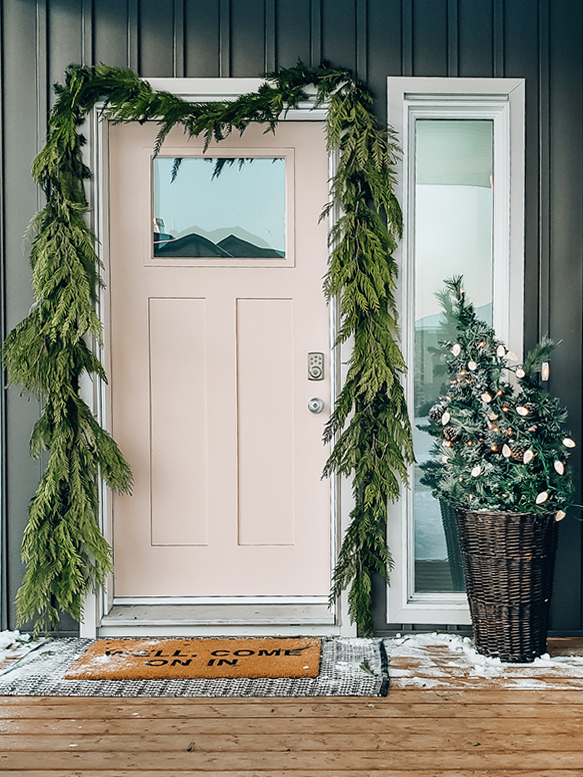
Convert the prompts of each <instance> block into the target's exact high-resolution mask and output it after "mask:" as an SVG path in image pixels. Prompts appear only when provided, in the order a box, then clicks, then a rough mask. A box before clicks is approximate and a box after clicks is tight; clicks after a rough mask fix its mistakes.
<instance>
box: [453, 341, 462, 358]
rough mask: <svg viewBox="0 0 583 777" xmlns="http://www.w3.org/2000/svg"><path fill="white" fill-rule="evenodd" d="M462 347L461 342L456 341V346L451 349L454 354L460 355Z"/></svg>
mask: <svg viewBox="0 0 583 777" xmlns="http://www.w3.org/2000/svg"><path fill="white" fill-rule="evenodd" d="M461 350H462V347H461V345H460V344H459V343H456V344H455V345H454V347H453V348H452V349H451V352H452V353H453V355H454V356H459V355H460V353H461Z"/></svg>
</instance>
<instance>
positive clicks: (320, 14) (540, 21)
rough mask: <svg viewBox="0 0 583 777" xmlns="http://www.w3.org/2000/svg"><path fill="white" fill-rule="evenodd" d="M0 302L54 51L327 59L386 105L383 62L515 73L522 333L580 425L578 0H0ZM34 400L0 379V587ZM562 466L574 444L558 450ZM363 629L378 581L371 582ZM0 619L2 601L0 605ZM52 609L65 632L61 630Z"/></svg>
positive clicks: (211, 72)
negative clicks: (521, 97) (542, 340)
mask: <svg viewBox="0 0 583 777" xmlns="http://www.w3.org/2000/svg"><path fill="white" fill-rule="evenodd" d="M0 23H1V36H2V39H1V49H2V60H1V63H0V68H1V76H2V99H1V102H0V137H1V140H2V157H1V158H0V175H1V177H2V180H1V186H2V191H1V195H2V200H1V206H0V227H1V228H2V229H1V231H2V235H1V240H0V248H1V250H2V274H1V276H0V283H1V284H2V287H1V293H2V315H1V318H0V320H1V324H2V327H3V331H4V333H5V332H6V331H7V330H8V329H10V328H12V327H13V326H14V325H15V324H16V323H17V322H18V321H20V320H21V319H22V318H23V317H24V316H25V315H26V314H27V312H28V309H29V307H30V303H31V291H30V270H29V266H28V262H27V258H26V251H25V250H23V248H22V234H23V232H24V230H25V227H26V224H27V222H28V219H29V218H30V216H32V214H33V213H34V212H35V211H36V210H37V208H38V207H39V205H40V204H41V203H40V200H39V196H38V193H37V191H36V189H35V187H34V186H33V184H32V182H31V180H30V175H29V173H30V165H31V161H32V159H33V157H34V156H35V154H36V153H37V151H38V150H39V148H40V146H41V144H42V141H43V138H44V134H45V130H46V112H47V107H48V106H49V105H50V103H51V101H52V94H51V92H50V85H51V84H52V83H53V82H55V81H60V80H62V76H63V69H64V67H65V66H66V65H68V64H69V63H70V62H84V63H88V64H91V63H97V62H105V63H108V64H111V65H117V66H129V67H131V68H133V69H136V70H137V71H138V72H139V73H140V74H141V75H143V76H159V77H161V76H164V77H171V76H175V77H181V76H189V77H195V76H199V77H200V76H207V77H208V76H215V77H216V76H222V77H227V76H257V75H259V74H261V73H262V72H265V71H269V70H273V69H275V68H277V67H287V66H290V65H293V64H295V62H296V61H297V60H298V59H301V60H303V61H305V62H309V63H311V64H318V63H319V62H320V61H321V59H328V60H330V61H331V62H332V63H333V64H335V65H341V66H345V67H349V68H352V69H353V70H355V71H356V72H357V74H358V75H359V77H361V78H363V79H365V80H367V81H368V82H369V83H370V85H371V86H372V87H373V89H374V90H375V92H376V94H377V98H378V103H377V104H378V112H379V116H380V117H381V118H384V117H385V111H386V97H385V91H386V77H387V76H389V75H415V76H452V77H455V76H465V77H468V76H471V77H488V78H489V77H492V76H494V77H504V76H505V77H523V78H526V224H525V233H526V235H525V236H526V273H525V340H526V343H527V345H532V344H533V343H534V342H535V341H536V340H537V338H538V337H539V336H540V335H541V334H546V333H547V332H548V333H550V335H551V337H553V338H554V339H555V340H562V344H561V347H560V348H559V350H558V351H557V354H556V357H555V358H554V360H553V367H552V373H551V386H550V388H551V391H553V392H555V393H557V394H558V395H559V396H560V397H561V398H562V400H563V401H564V402H565V403H566V404H567V405H568V407H569V412H570V419H571V420H570V424H571V431H572V433H573V435H574V436H575V437H576V438H577V439H578V440H580V441H581V439H582V434H581V432H582V428H581V424H582V419H581V401H582V363H581V351H582V345H583V344H582V342H581V340H582V328H583V327H582V325H583V307H582V290H583V277H582V252H583V246H582V232H583V229H582V228H583V224H582V212H583V211H582V206H583V185H582V173H583V150H582V144H581V121H582V118H583V116H582V107H583V100H582V97H583V95H582V91H583V87H582V81H583V79H582V76H583V72H582V54H581V52H582V36H583V19H582V11H581V3H580V0H552V2H551V0H481V2H476V0H204V2H203V1H202V0H2V12H1V18H0ZM38 412H39V408H38V404H37V402H36V401H34V400H28V399H27V398H22V397H20V395H19V392H18V390H14V389H10V390H8V391H7V392H6V393H5V394H4V404H3V406H2V430H1V435H2V439H3V440H4V442H5V446H4V455H3V459H2V470H1V477H2V483H3V486H4V495H5V503H4V508H5V509H4V522H3V524H2V526H3V529H2V531H3V542H4V547H5V552H6V558H7V563H4V564H3V569H2V574H3V575H4V576H5V579H6V581H7V599H8V601H13V600H14V594H15V592H16V590H17V588H18V585H19V584H20V580H21V576H22V567H21V564H20V561H19V547H20V541H21V536H22V531H23V528H24V526H25V523H26V516H27V506H28V502H29V500H30V498H31V496H32V494H33V493H34V491H35V487H36V484H37V482H38V478H39V474H40V465H39V463H37V462H34V461H32V460H31V458H30V457H29V455H28V439H29V436H30V430H31V428H32V425H33V423H34V421H35V419H36V418H37V417H38ZM578 450H580V448H579V449H578ZM574 464H575V467H576V468H577V471H579V468H580V458H579V457H578V456H576V457H575V459H574ZM580 534H581V533H580V525H579V524H578V523H577V522H576V521H573V520H570V519H569V520H566V521H564V523H563V525H562V527H561V541H560V549H559V557H558V563H557V574H556V586H555V596H554V601H553V610H552V624H551V626H552V628H553V629H554V630H556V631H559V632H561V633H565V634H566V633H583V622H582V613H581V588H582V580H581V536H580ZM377 610H378V625H379V630H380V631H381V632H382V631H383V630H384V631H386V630H387V627H386V625H384V618H383V615H382V613H383V611H384V594H383V591H382V586H380V587H378V596H377ZM3 616H4V624H3V625H4V626H5V627H6V626H11V627H13V626H14V620H13V618H14V612H13V607H12V605H11V606H10V608H6V607H4V608H3ZM72 628H73V626H72V624H65V631H66V630H67V629H72Z"/></svg>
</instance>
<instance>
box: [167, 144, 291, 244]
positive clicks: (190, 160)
mask: <svg viewBox="0 0 583 777" xmlns="http://www.w3.org/2000/svg"><path fill="white" fill-rule="evenodd" d="M153 168H154V256H161V257H164V256H165V257H177V256H181V257H209V258H210V257H217V258H263V259H281V258H283V257H285V159H284V158H282V157H269V158H265V157H247V158H234V157H233V158H226V157H220V158H217V157H182V158H178V159H173V158H170V157H157V158H156V159H154V162H153Z"/></svg>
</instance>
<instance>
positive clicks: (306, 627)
mask: <svg viewBox="0 0 583 777" xmlns="http://www.w3.org/2000/svg"><path fill="white" fill-rule="evenodd" d="M146 80H147V81H148V82H149V83H150V84H151V85H152V87H153V88H154V89H156V90H160V91H168V92H172V93H174V94H177V95H179V96H181V97H184V98H185V99H187V100H189V101H191V102H195V101H200V102H210V101H219V100H221V101H222V100H229V99H236V98H237V97H239V96H240V95H242V94H246V93H250V92H255V91H257V89H258V88H259V87H260V86H261V84H262V83H264V81H263V79H260V78H175V79H173V78H170V79H167V78H153V79H146ZM308 91H310V90H308ZM313 93H314V94H315V90H313ZM101 107H102V106H101V105H97V106H96V107H95V108H94V109H93V111H92V112H91V114H90V116H89V117H88V120H87V121H86V124H85V127H84V134H85V135H86V136H87V137H88V139H89V143H88V144H87V146H86V147H85V161H86V164H87V165H88V166H89V167H90V169H91V170H92V171H93V173H94V175H93V178H92V179H91V180H90V181H89V183H88V186H87V197H88V200H89V218H90V226H91V228H92V229H93V230H94V232H95V234H96V236H97V253H98V256H99V258H100V260H101V261H102V263H103V265H104V267H105V272H104V279H105V282H106V287H105V288H104V289H102V290H101V293H100V296H99V300H98V306H97V307H98V314H99V317H100V320H101V322H102V325H103V329H104V345H103V346H101V347H99V348H98V352H99V356H100V358H101V362H102V364H104V367H105V371H106V374H110V372H111V370H110V366H111V365H110V364H108V363H107V354H108V353H109V352H110V351H109V348H108V338H109V336H110V327H109V325H108V320H109V295H108V292H107V285H108V266H109V265H108V260H109V250H108V248H109V225H108V185H109V181H108V172H107V170H108V126H107V122H106V121H104V120H103V119H102V118H101V114H100V110H101ZM326 115H327V111H326V107H325V106H319V107H317V108H315V107H314V100H313V99H310V100H308V101H306V102H304V103H301V104H300V105H299V107H298V108H297V109H294V110H290V111H288V112H287V113H286V114H285V115H284V116H281V117H280V120H282V121H285V120H289V121H325V119H326ZM335 167H336V160H335V155H333V154H332V155H331V156H330V158H329V179H332V177H333V175H334V172H335ZM324 205H325V203H322V206H324ZM335 218H337V214H335V213H331V214H330V216H329V219H330V220H331V224H330V226H332V224H333V223H334V219H335ZM329 308H330V316H329V320H330V343H331V344H333V343H334V342H335V340H336V332H337V328H338V315H339V314H338V308H337V304H336V300H332V301H331V302H330V306H329ZM346 351H347V346H343V347H342V348H336V349H332V350H331V355H330V375H331V403H332V410H333V408H334V400H335V396H336V395H337V393H338V389H339V382H340V380H342V379H343V377H344V376H343V375H341V372H343V371H344V370H343V368H342V367H341V365H345V364H346V362H347V361H348V358H347V357H348V354H347V352H346ZM81 392H82V394H83V397H84V399H85V400H86V401H87V402H88V404H89V406H90V407H91V408H92V410H93V412H94V413H95V415H96V417H97V419H98V420H99V422H100V423H101V424H102V426H104V428H105V429H108V430H111V428H112V425H111V414H110V407H111V403H110V401H109V398H108V390H107V386H106V385H105V384H103V383H102V382H100V381H97V380H95V381H92V380H90V379H89V378H88V377H87V376H85V379H84V380H82V385H81ZM330 485H331V489H330V493H331V505H330V515H331V545H332V547H331V564H332V568H333V567H334V564H335V561H336V558H337V555H338V550H339V547H340V543H341V538H342V536H343V534H344V532H345V531H346V529H347V527H348V524H349V514H350V510H351V509H352V507H353V498H352V492H351V487H350V483H349V482H347V481H346V479H345V478H339V477H337V476H332V478H331V484H330ZM99 521H100V528H101V530H102V532H103V534H104V536H105V537H106V539H107V540H108V541H109V542H110V544H111V539H112V535H113V532H112V515H111V497H110V494H109V492H108V489H107V488H106V487H105V485H104V483H103V481H101V483H100V515H99ZM112 591H113V585H112V580H109V581H108V583H107V584H106V585H105V586H104V588H103V589H101V590H99V591H95V592H90V593H89V594H88V596H87V597H86V600H85V609H84V616H83V620H82V621H81V625H80V634H81V636H83V637H92V638H95V637H96V636H99V635H100V634H101V635H110V634H114V633H116V631H115V630H116V629H119V628H121V629H122V631H123V632H124V633H126V634H128V635H130V634H132V633H134V634H136V635H137V634H141V633H145V632H144V630H146V631H147V633H148V634H152V635H154V634H156V633H159V634H164V633H170V632H171V633H172V634H174V635H176V636H179V635H182V634H192V635H194V634H215V635H216V634H219V633H220V634H225V635H228V634H245V633H248V634H256V635H260V634H272V633H277V634H285V633H288V632H289V633H293V634H296V633H297V632H298V628H300V630H301V631H302V633H304V634H310V633H312V634H330V635H334V634H336V635H339V634H342V635H345V636H353V635H355V634H356V627H355V626H354V624H352V623H351V622H350V619H349V618H348V615H347V613H348V601H347V595H346V592H344V593H343V595H342V596H341V598H340V600H339V601H338V602H336V604H335V606H334V607H332V608H331V609H330V610H329V611H328V615H329V616H331V617H327V618H326V620H327V621H328V622H327V623H326V624H319V623H317V622H315V623H314V622H313V620H312V621H311V620H310V618H306V619H305V620H303V621H302V620H301V618H298V623H295V624H293V625H292V624H290V623H289V618H288V620H287V621H285V624H286V625H284V624H283V623H282V619H281V618H278V617H277V613H275V615H273V616H271V617H270V616H269V614H267V617H266V618H264V619H259V620H256V622H255V623H254V622H253V621H251V622H250V624H249V626H246V625H245V624H244V623H241V619H240V618H239V619H235V620H233V622H232V624H229V623H228V620H229V618H228V616H227V617H226V619H225V620H216V619H214V620H213V619H211V618H207V619H206V620H203V619H204V618H205V613H209V612H210V609H209V605H210V607H212V608H215V609H216V608H217V606H219V609H220V607H221V606H224V605H228V604H229V602H228V601H227V600H226V599H221V600H220V601H219V599H218V598H217V599H216V600H215V599H214V598H213V599H212V600H211V599H209V598H208V597H206V598H205V599H204V601H203V599H200V601H197V603H196V606H198V605H200V610H201V615H202V618H203V619H201V618H198V619H196V622H190V623H188V625H186V626H185V625H178V624H176V623H173V621H172V611H173V610H175V605H182V604H192V601H191V600H189V601H188V602H187V601H186V600H178V599H172V601H170V599H168V601H165V602H164V606H167V607H168V611H167V613H168V618H167V619H166V620H156V622H153V621H152V622H151V623H150V625H149V626H148V624H147V622H146V621H144V625H143V626H140V627H139V628H132V627H130V626H129V625H128V624H129V623H130V622H131V617H130V619H129V620H128V621H126V620H122V619H117V620H116V622H115V625H114V626H111V627H110V628H109V630H108V627H107V626H106V625H105V623H104V619H106V617H107V613H109V611H110V610H111V607H112V605H113V603H114V602H113V595H112ZM291 598H293V597H291ZM247 599H248V601H247ZM247 599H246V600H245V601H244V602H243V601H242V600H241V599H238V604H241V605H244V606H245V605H251V607H249V611H251V610H252V609H253V608H252V605H253V604H256V603H257V602H256V599H257V598H253V597H247ZM287 599H290V597H287V598H286V604H291V603H292V602H291V601H290V602H287ZM306 601H307V600H306ZM304 603H306V602H304ZM128 604H130V603H129V602H128ZM140 604H142V603H141V602H138V601H136V602H135V605H136V608H137V609H136V612H137V613H138V617H139V612H140V609H139V607H140ZM282 604H283V601H282ZM272 609H273V608H272ZM146 619H147V616H146ZM161 624H162V625H161Z"/></svg>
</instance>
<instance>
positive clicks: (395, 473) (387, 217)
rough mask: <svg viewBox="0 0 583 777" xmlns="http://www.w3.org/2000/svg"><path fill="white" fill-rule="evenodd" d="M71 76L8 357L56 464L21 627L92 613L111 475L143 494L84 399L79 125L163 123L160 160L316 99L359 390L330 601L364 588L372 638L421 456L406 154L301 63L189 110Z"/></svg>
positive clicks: (329, 435)
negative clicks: (379, 588)
mask: <svg viewBox="0 0 583 777" xmlns="http://www.w3.org/2000/svg"><path fill="white" fill-rule="evenodd" d="M65 75H66V78H65V84H64V86H60V85H57V86H56V87H55V91H56V93H57V101H56V103H55V106H54V108H53V110H52V112H51V116H50V123H49V134H48V139H47V143H46V146H45V147H44V149H43V150H42V151H41V152H40V154H39V155H38V157H37V158H36V160H35V162H34V165H33V176H34V179H35V180H36V181H37V183H38V184H39V185H40V186H41V187H42V189H43V191H44V193H45V195H46V197H47V205H46V208H45V209H44V210H43V211H42V212H41V213H40V214H39V215H38V216H37V217H35V219H33V223H32V225H31V229H32V230H34V231H36V235H37V236H36V238H35V240H34V243H33V248H32V256H31V261H32V266H33V286H34V292H35V300H36V301H35V306H34V309H33V311H32V313H31V314H30V316H29V317H28V318H27V319H26V320H25V321H23V322H22V323H21V324H20V325H19V326H18V327H17V328H16V329H15V330H14V331H13V332H12V333H11V334H10V335H9V337H8V339H7V341H6V343H5V345H4V363H5V365H6V367H7V369H8V374H9V378H10V380H11V381H12V382H13V383H19V384H20V385H22V386H23V388H24V389H25V390H26V391H30V392H34V393H35V394H37V395H39V396H41V397H43V398H44V400H45V409H44V412H43V415H42V417H41V419H40V421H39V422H38V423H37V425H36V427H35V429H34V432H33V436H32V440H31V451H32V453H33V455H36V456H38V455H39V453H40V451H41V449H43V448H46V449H47V450H49V452H50V453H49V459H48V465H47V469H46V472H45V474H44V476H43V479H42V481H41V484H40V487H39V490H38V492H37V494H36V496H35V497H34V499H33V500H32V503H31V506H30V514H29V524H28V527H27V530H26V534H25V537H24V543H23V559H24V560H25V561H26V563H27V565H28V569H27V572H26V576H25V579H24V583H23V586H22V588H21V589H20V591H19V594H18V608H19V610H18V612H19V620H20V622H21V623H22V622H25V621H27V620H28V619H30V618H31V617H33V616H34V615H35V614H37V615H38V616H39V618H38V621H37V626H38V627H40V626H42V625H46V623H50V624H52V625H55V623H56V620H57V617H58V611H57V607H60V608H62V609H63V610H67V611H68V612H70V613H71V614H72V615H73V616H74V617H75V618H79V617H80V615H81V611H82V601H83V595H84V594H85V593H86V592H87V590H88V589H89V588H90V586H92V585H94V584H100V583H102V582H103V579H104V577H105V575H106V574H107V572H108V570H109V569H110V562H109V549H108V547H107V544H106V543H105V540H104V539H103V537H102V536H101V534H100V533H99V531H98V528H97V520H96V518H97V508H98V476H99V474H101V476H102V477H103V478H104V480H105V482H106V483H107V485H108V486H109V487H111V488H113V489H116V490H118V491H127V490H128V489H129V488H130V486H131V473H130V470H129V467H128V465H127V464H126V462H125V461H124V459H123V456H122V455H121V453H120V451H119V450H118V448H117V446H116V444H115V442H114V441H113V440H112V439H111V438H110V437H108V435H107V434H106V433H105V432H104V431H103V430H102V429H101V428H100V427H99V425H98V424H97V422H96V421H95V419H94V418H93V417H92V415H91V413H90V411H89V408H88V407H87V406H86V405H85V404H84V403H83V402H82V400H81V399H80V398H79V396H78V388H79V379H80V376H81V375H82V373H83V372H87V373H89V374H90V375H96V376H98V377H99V378H101V379H105V375H104V374H103V370H102V368H101V365H100V364H99V362H98V360H97V359H96V358H95V356H94V355H93V354H92V352H91V350H90V349H89V348H88V346H87V341H88V338H89V339H90V338H92V337H93V338H97V339H99V338H100V337H101V326H100V322H99V320H98V318H97V316H96V314H95V311H94V302H95V298H96V291H97V289H98V287H99V283H100V278H99V274H100V267H99V261H98V258H97V256H96V253H95V240H94V237H93V235H92V234H91V232H90V231H89V229H88V228H87V226H86V224H85V216H86V213H87V202H86V199H85V192H84V180H85V179H86V178H88V177H89V176H90V171H89V170H88V169H87V168H86V167H85V166H84V164H83V161H82V155H81V150H82V146H83V144H84V143H85V138H84V137H83V136H82V135H81V133H80V131H79V127H80V125H81V124H82V122H83V120H84V118H85V116H86V115H87V113H88V112H89V111H90V110H91V109H92V108H93V107H94V106H95V105H96V104H97V103H98V102H100V103H102V105H103V107H102V112H103V115H104V116H105V117H107V118H108V119H109V120H111V121H113V122H114V123H122V122H134V121H138V122H144V121H148V120H155V121H157V122H158V125H159V127H160V129H159V132H158V136H157V140H156V145H155V152H156V153H157V152H158V151H159V150H160V148H161V146H162V143H163V142H164V139H165V137H166V136H167V135H168V133H169V132H170V130H171V129H172V128H173V127H175V126H177V125H180V126H182V127H183V129H184V132H185V133H186V134H187V136H189V137H194V136H202V137H203V138H204V141H205V144H206V146H208V144H209V143H210V141H211V140H216V141H220V140H222V139H224V138H226V137H227V136H228V135H229V134H230V133H231V132H232V131H233V130H235V131H237V132H243V131H244V130H245V128H246V127H247V126H249V124H250V123H251V122H261V123H264V124H266V125H268V128H270V129H272V130H273V129H274V128H275V127H276V125H277V123H278V121H279V119H280V116H281V115H282V113H283V114H285V112H286V111H288V110H289V109H291V108H295V107H297V106H298V104H299V103H300V102H301V101H304V100H306V99H307V98H308V90H309V89H310V88H311V90H312V93H313V89H314V87H315V91H316V104H322V103H326V104H327V105H328V108H329V110H328V121H327V144H328V149H329V151H330V152H332V153H334V154H335V155H336V157H337V162H338V164H337V172H336V175H335V177H334V180H333V181H332V196H331V202H330V203H329V204H328V205H326V206H325V208H324V212H323V215H327V214H328V213H330V212H333V213H334V214H335V215H336V216H337V218H336V222H335V224H334V227H333V229H332V231H331V234H330V242H331V247H332V259H331V264H330V268H329V272H328V274H327V277H326V279H325V291H326V294H327V296H328V297H332V296H335V295H338V296H339V298H340V310H341V328H340V334H339V338H338V339H339V342H344V341H346V340H348V339H349V338H353V340H354V351H353V354H352V357H351V360H350V364H349V368H348V375H347V378H346V382H345V384H344V387H343V388H342V391H341V393H340V396H339V397H338V401H337V405H336V409H335V411H334V413H333V414H332V417H331V419H330V422H329V424H328V426H327V429H326V440H328V441H329V440H335V441H336V442H335V445H334V449H333V452H332V455H331V456H330V459H329V461H328V463H327V465H326V474H330V473H332V472H338V473H340V474H343V475H351V476H352V477H353V481H354V494H355V497H356V506H355V508H354V510H353V512H352V522H351V525H350V527H349V529H348V532H347V534H346V537H345V539H344V542H343V545H342V548H341V551H340V555H339V560H338V564H337V567H336V570H335V574H334V580H333V588H332V593H331V597H332V598H334V597H336V596H338V595H339V594H340V592H341V590H342V589H343V588H345V587H347V586H351V588H350V594H349V602H350V613H351V615H352V617H353V618H354V619H355V620H356V622H357V624H358V627H359V629H360V631H361V632H362V633H365V634H368V633H370V632H371V631H372V628H373V624H372V615H371V599H370V592H371V575H372V574H373V573H378V574H380V575H381V576H382V577H384V578H385V579H388V570H389V567H390V565H391V559H390V554H389V551H388V548H387V544H386V510H387V501H388V500H389V499H393V498H395V497H396V496H397V494H398V492H399V483H400V480H406V467H407V464H408V463H410V462H411V461H412V459H413V451H412V442H411V429H410V424H409V416H408V414H407V409H406V406H405V400H404V396H403V391H402V388H401V384H400V381H399V376H400V373H402V372H403V371H404V369H405V365H404V362H403V357H402V355H401V352H400V350H399V347H398V344H397V337H398V330H397V312H396V306H395V300H394V290H395V278H396V274H397V268H396V265H395V262H394V260H393V257H392V253H393V250H394V248H395V245H396V241H397V240H398V239H399V237H400V236H401V228H402V220H401V211H400V208H399V204H398V202H397V200H396V198H395V195H394V192H393V184H394V163H395V159H396V157H397V153H398V149H397V146H396V144H395V140H394V137H393V136H392V135H391V134H390V132H388V131H387V129H386V128H383V127H381V126H380V125H379V124H378V122H377V120H376V118H375V117H374V114H373V112H372V105H373V97H372V94H371V92H370V90H369V89H368V88H367V87H366V85H365V84H363V83H362V82H360V81H358V80H355V79H354V78H353V77H352V74H351V73H350V71H346V70H335V69H332V68H329V67H327V66H326V65H323V66H322V67H319V68H310V67H306V66H305V65H303V64H302V63H298V65H297V66H296V67H293V68H288V69H286V70H281V71H279V72H277V73H272V74H270V75H268V76H267V77H266V82H265V83H264V84H263V85H262V86H261V87H260V88H259V90H258V91H257V92H256V93H253V94H246V95H243V96H241V97H240V98H238V99H237V100H233V101H229V102H209V103H189V102H186V101H184V100H182V99H180V98H179V97H177V96H175V95H172V94H169V93H166V92H155V91H154V90H153V89H152V88H151V86H150V85H149V84H148V83H146V82H145V81H142V80H141V79H140V78H139V77H138V76H137V75H136V74H134V73H132V72H131V71H129V70H122V69H118V68H112V67H108V66H105V65H98V66H95V67H85V66H79V65H71V66H70V67H68V68H67V70H66V74H65ZM179 164H180V163H179V161H177V163H175V169H174V174H175V173H176V172H177V171H178V166H179Z"/></svg>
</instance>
